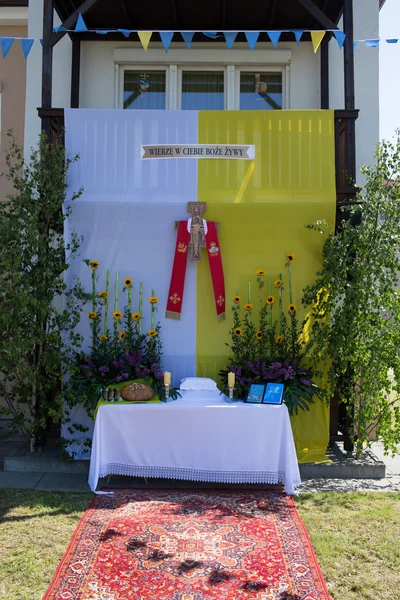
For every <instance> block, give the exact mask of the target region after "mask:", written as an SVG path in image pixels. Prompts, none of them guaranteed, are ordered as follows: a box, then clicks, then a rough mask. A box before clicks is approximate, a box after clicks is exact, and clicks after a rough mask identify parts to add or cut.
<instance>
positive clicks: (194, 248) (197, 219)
mask: <svg viewBox="0 0 400 600" xmlns="http://www.w3.org/2000/svg"><path fill="white" fill-rule="evenodd" d="M206 210H207V203H206V202H188V206H187V211H188V213H190V214H191V216H192V223H191V227H190V238H189V250H190V260H191V261H192V262H194V263H199V262H200V251H201V248H206V246H207V244H206V236H205V232H204V225H203V213H204V212H205V211H206ZM178 227H179V221H175V229H178ZM216 228H217V231H218V223H216Z"/></svg>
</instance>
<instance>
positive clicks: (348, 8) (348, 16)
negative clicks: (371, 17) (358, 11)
mask: <svg viewBox="0 0 400 600" xmlns="http://www.w3.org/2000/svg"><path fill="white" fill-rule="evenodd" d="M343 29H344V33H345V34H346V39H345V42H344V53H343V56H344V107H345V109H346V110H353V109H354V108H355V85H354V23H353V0H344V4H343ZM346 173H347V176H348V177H349V178H350V179H351V180H352V183H353V184H354V183H355V179H356V124H355V121H354V120H353V119H348V121H347V123H346ZM350 185H351V183H349V187H350Z"/></svg>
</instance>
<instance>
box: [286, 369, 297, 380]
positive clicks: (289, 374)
mask: <svg viewBox="0 0 400 600" xmlns="http://www.w3.org/2000/svg"><path fill="white" fill-rule="evenodd" d="M295 377H296V371H295V370H294V369H293V368H292V367H288V368H287V369H286V373H285V374H284V376H283V378H284V379H285V381H287V380H288V379H294V378H295Z"/></svg>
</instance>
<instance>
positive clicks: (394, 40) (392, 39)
mask: <svg viewBox="0 0 400 600" xmlns="http://www.w3.org/2000/svg"><path fill="white" fill-rule="evenodd" d="M386 41H387V43H388V44H397V42H398V41H399V38H388V39H387V40H386Z"/></svg>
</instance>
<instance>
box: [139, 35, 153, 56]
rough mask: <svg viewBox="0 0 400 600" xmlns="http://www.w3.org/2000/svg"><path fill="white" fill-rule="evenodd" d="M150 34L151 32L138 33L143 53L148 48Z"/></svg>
mask: <svg viewBox="0 0 400 600" xmlns="http://www.w3.org/2000/svg"><path fill="white" fill-rule="evenodd" d="M152 34H153V32H152V31H138V36H139V40H140V43H141V44H142V46H143V50H144V51H145V52H147V48H148V47H149V43H150V38H151V36H152Z"/></svg>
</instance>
